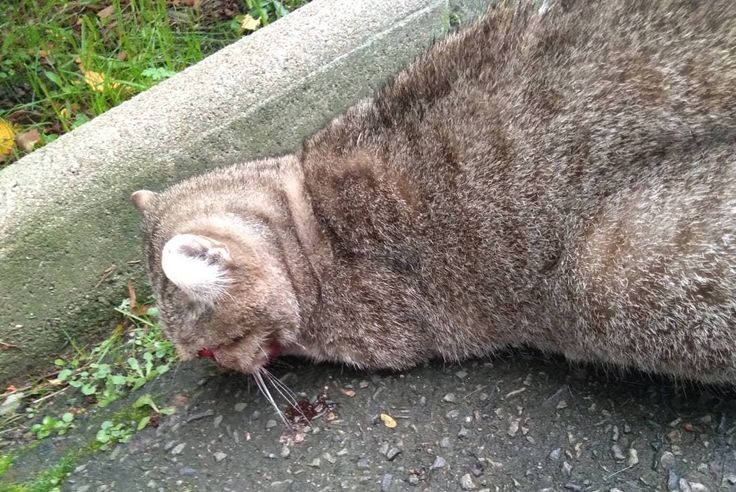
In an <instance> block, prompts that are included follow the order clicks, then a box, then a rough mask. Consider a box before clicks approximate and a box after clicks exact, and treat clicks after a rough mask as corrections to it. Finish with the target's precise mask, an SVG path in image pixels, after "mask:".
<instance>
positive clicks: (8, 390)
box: [5, 384, 18, 393]
mask: <svg viewBox="0 0 736 492" xmlns="http://www.w3.org/2000/svg"><path fill="white" fill-rule="evenodd" d="M16 391H18V388H16V387H15V385H14V384H9V385H8V387H7V388H5V392H6V393H15V392H16Z"/></svg>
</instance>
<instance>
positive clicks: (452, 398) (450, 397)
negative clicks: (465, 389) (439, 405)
mask: <svg viewBox="0 0 736 492" xmlns="http://www.w3.org/2000/svg"><path fill="white" fill-rule="evenodd" d="M442 401H446V402H448V403H455V402H456V401H457V398H456V397H455V393H447V394H446V395H445V396H443V397H442Z"/></svg>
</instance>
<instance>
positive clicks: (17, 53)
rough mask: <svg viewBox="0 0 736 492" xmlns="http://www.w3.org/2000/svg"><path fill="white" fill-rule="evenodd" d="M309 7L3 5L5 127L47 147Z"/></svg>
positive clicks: (261, 1) (22, 1)
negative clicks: (254, 27) (253, 29)
mask: <svg viewBox="0 0 736 492" xmlns="http://www.w3.org/2000/svg"><path fill="white" fill-rule="evenodd" d="M307 1H309V0H282V1H277V0H199V1H197V0H5V1H2V2H0V32H1V33H2V36H0V119H3V120H6V121H7V122H10V123H11V124H12V125H13V126H14V129H15V131H16V133H17V134H21V135H22V134H24V133H26V132H28V131H30V130H33V129H35V130H37V131H38V132H39V137H40V140H39V142H38V144H37V145H36V147H38V146H39V145H43V144H45V143H47V142H50V141H52V140H54V139H55V138H57V137H58V136H59V135H60V134H63V133H65V132H68V131H70V130H72V129H74V128H75V127H77V126H79V125H81V124H83V123H84V122H86V121H88V120H89V119H91V118H93V117H94V116H97V115H99V114H101V113H103V112H105V111H107V110H108V109H110V108H112V107H114V106H116V105H117V104H120V103H121V102H123V101H124V100H126V99H128V98H130V97H132V96H133V95H135V94H137V93H138V92H141V91H143V90H145V89H147V88H149V87H151V86H152V85H154V84H156V83H157V82H158V81H160V80H162V79H164V78H167V77H169V76H171V75H173V74H174V73H176V72H179V71H181V70H183V69H184V68H186V67H188V66H190V65H192V64H194V63H196V62H198V61H199V60H201V59H202V58H203V57H205V56H207V55H208V54H211V53H213V52H214V51H217V50H218V49H220V48H222V47H223V46H225V45H227V44H230V43H232V42H233V41H235V40H237V39H238V38H240V37H241V36H243V35H246V34H248V33H249V32H250V31H247V30H245V31H244V30H243V29H242V28H241V26H242V21H243V19H244V16H245V15H250V16H251V17H253V18H255V19H257V20H258V21H259V25H260V26H264V25H266V24H268V23H270V22H273V21H274V20H276V19H278V18H279V17H282V16H284V15H286V14H287V13H288V12H289V11H291V10H293V9H295V8H297V7H299V6H301V5H303V4H304V3H306V2H307ZM200 2H201V6H200V7H197V8H195V7H192V6H191V5H192V4H197V5H199V4H200ZM26 134H27V133H26ZM22 147H23V146H22V145H18V146H16V147H15V148H14V150H13V151H12V154H11V155H10V156H6V158H5V159H4V162H5V163H8V162H10V161H12V160H14V159H16V158H18V157H20V156H21V155H22V154H23V153H24V152H26V150H23V149H22Z"/></svg>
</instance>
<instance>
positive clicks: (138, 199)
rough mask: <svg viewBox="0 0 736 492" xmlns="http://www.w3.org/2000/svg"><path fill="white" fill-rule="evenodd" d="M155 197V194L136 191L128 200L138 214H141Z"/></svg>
mask: <svg viewBox="0 0 736 492" xmlns="http://www.w3.org/2000/svg"><path fill="white" fill-rule="evenodd" d="M155 196H156V193H154V192H152V191H148V190H138V191H136V192H135V193H133V194H132V195H130V200H131V201H132V202H133V205H135V207H136V208H137V209H138V211H139V212H143V211H144V210H146V207H147V206H148V204H149V203H151V200H152V199H153V198H154V197H155Z"/></svg>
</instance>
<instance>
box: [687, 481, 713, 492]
mask: <svg viewBox="0 0 736 492" xmlns="http://www.w3.org/2000/svg"><path fill="white" fill-rule="evenodd" d="M690 490H692V492H709V490H708V487H706V486H705V485H703V484H702V483H700V482H690Z"/></svg>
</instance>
